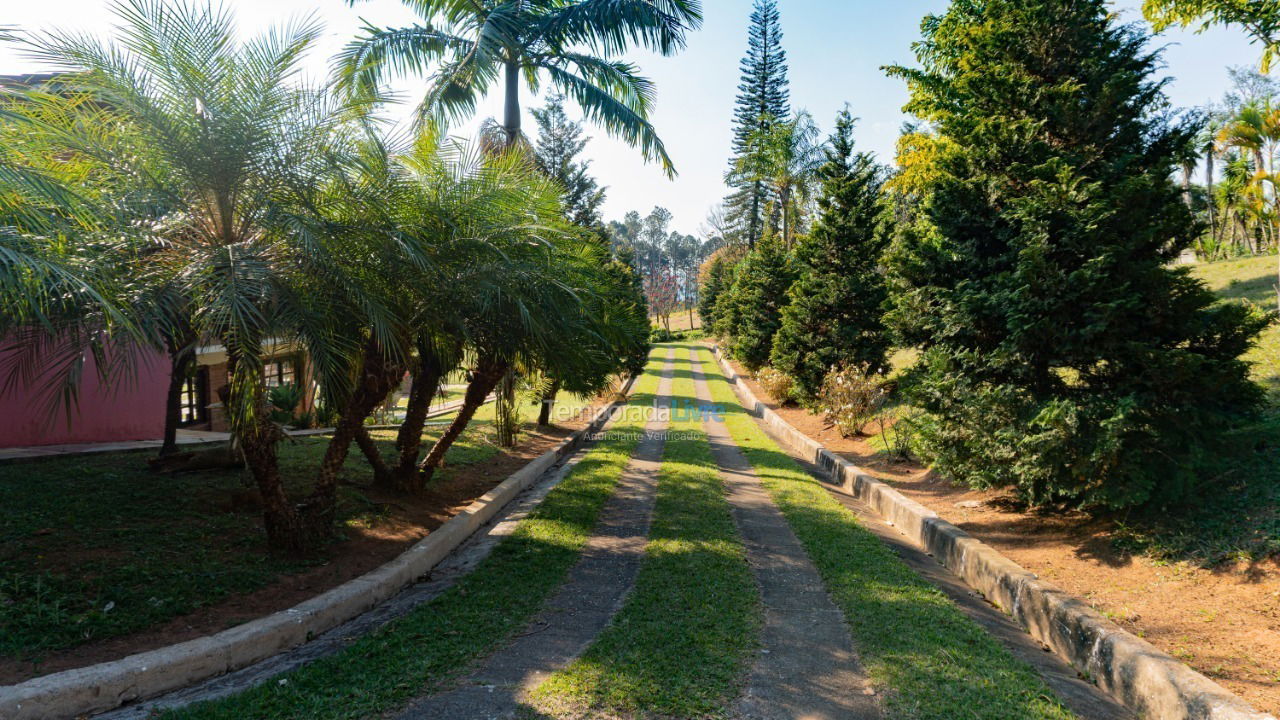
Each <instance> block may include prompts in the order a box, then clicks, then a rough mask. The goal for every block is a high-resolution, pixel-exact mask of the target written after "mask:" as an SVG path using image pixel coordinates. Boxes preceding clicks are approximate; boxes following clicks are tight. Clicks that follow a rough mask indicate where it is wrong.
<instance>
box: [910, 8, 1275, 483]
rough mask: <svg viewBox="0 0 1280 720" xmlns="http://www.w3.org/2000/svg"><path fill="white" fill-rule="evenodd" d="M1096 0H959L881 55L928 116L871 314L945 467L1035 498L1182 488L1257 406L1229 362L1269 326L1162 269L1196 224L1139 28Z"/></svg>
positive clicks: (1173, 123)
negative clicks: (907, 379) (920, 32)
mask: <svg viewBox="0 0 1280 720" xmlns="http://www.w3.org/2000/svg"><path fill="white" fill-rule="evenodd" d="M1110 12H1111V9H1110V7H1109V6H1108V4H1107V2H1105V0H956V1H955V2H954V3H952V4H951V6H950V8H949V10H948V11H947V12H946V13H945V14H944V15H942V16H940V17H930V18H929V19H927V20H926V21H925V23H924V25H923V29H924V40H923V41H922V42H921V43H920V44H919V45H918V55H919V59H920V62H921V65H922V68H921V69H918V70H909V69H906V68H900V67H899V68H894V69H893V72H894V73H895V74H897V75H899V76H901V77H904V78H906V80H907V81H908V84H909V86H910V90H911V101H910V103H909V104H908V110H909V111H911V112H913V113H914V114H916V115H917V116H919V117H920V118H922V119H923V120H925V121H927V122H929V123H930V124H931V125H932V126H933V127H934V128H936V130H937V135H935V136H933V137H932V138H930V139H929V142H931V143H934V146H933V148H932V150H931V153H932V154H931V157H932V160H931V162H932V163H934V168H933V170H934V171H933V172H931V173H927V174H924V175H922V176H921V179H920V184H921V188H920V189H921V190H922V198H923V204H922V207H921V219H920V222H918V223H917V224H915V225H914V226H910V227H905V228H903V230H902V231H901V232H900V233H899V234H898V236H897V238H896V239H895V247H894V249H892V250H891V251H890V253H889V265H890V267H891V270H892V273H893V276H894V278H895V280H894V283H895V295H896V299H895V308H894V309H893V311H892V312H891V315H890V318H891V322H892V324H893V325H895V326H896V327H897V329H898V330H899V331H900V332H901V334H902V337H903V339H904V340H905V341H906V342H907V344H909V345H918V346H920V347H922V348H923V351H924V352H923V355H922V359H921V363H920V365H919V366H918V367H917V369H916V372H915V377H914V379H913V380H912V381H911V384H910V385H909V386H910V387H912V391H911V394H912V396H913V400H914V402H915V403H916V404H918V405H919V406H921V407H923V409H925V410H926V411H927V413H928V416H927V420H926V421H925V422H924V424H923V426H922V427H923V434H922V441H923V449H924V451H925V454H926V456H928V457H929V458H930V459H931V460H932V461H933V462H934V464H935V467H937V469H938V470H939V471H941V472H942V473H944V474H946V475H949V476H951V477H954V478H957V479H961V480H966V481H969V482H970V483H973V484H975V485H977V486H1012V487H1015V488H1017V490H1018V491H1019V492H1020V494H1021V495H1022V496H1023V497H1025V498H1027V499H1029V500H1031V501H1033V502H1037V503H1044V502H1057V501H1068V500H1069V501H1072V502H1075V503H1078V504H1081V505H1085V506H1109V507H1123V506H1131V505H1137V504H1143V503H1148V502H1163V501H1172V500H1177V499H1180V498H1186V497H1188V496H1189V494H1190V493H1191V492H1193V491H1194V489H1195V488H1196V482H1197V479H1198V473H1197V466H1198V464H1199V462H1198V461H1200V460H1201V459H1204V458H1205V456H1206V455H1208V454H1209V453H1210V452H1211V450H1212V448H1213V447H1214V445H1215V442H1216V438H1217V437H1218V436H1219V434H1220V433H1221V432H1222V431H1223V430H1224V429H1225V428H1229V427H1230V426H1231V422H1232V419H1233V418H1234V417H1237V416H1238V415H1239V414H1240V413H1242V412H1247V411H1250V410H1252V409H1254V408H1255V407H1256V406H1257V404H1258V403H1259V401H1260V398H1261V394H1260V390H1259V388H1258V387H1257V386H1256V385H1254V384H1253V383H1252V382H1250V381H1249V379H1248V368H1247V366H1246V365H1245V363H1243V362H1242V361H1241V360H1240V359H1239V357H1240V355H1241V353H1243V352H1244V351H1245V350H1246V349H1248V347H1249V345H1250V343H1251V342H1252V341H1253V339H1254V337H1255V336H1256V335H1257V333H1258V331H1259V330H1260V329H1261V328H1262V327H1263V326H1264V324H1265V323H1266V318H1264V317H1261V315H1260V313H1258V312H1256V311H1252V310H1250V309H1247V308H1245V307H1244V306H1240V305H1216V304H1215V298H1214V296H1213V294H1212V293H1210V292H1209V291H1208V290H1207V289H1206V288H1205V287H1204V286H1203V285H1202V284H1201V283H1200V282H1198V281H1197V280H1195V279H1193V278H1192V277H1191V276H1190V274H1189V273H1188V272H1187V271H1186V270H1185V269H1177V268H1174V267H1172V266H1171V262H1172V261H1173V259H1174V258H1176V257H1177V256H1178V254H1179V252H1180V251H1181V250H1182V248H1185V247H1187V246H1188V244H1189V243H1190V242H1191V241H1192V240H1193V238H1195V237H1196V235H1197V233H1198V232H1199V231H1200V228H1199V227H1198V226H1197V223H1196V222H1195V220H1194V219H1193V218H1192V216H1191V213H1190V211H1189V210H1188V209H1187V207H1186V206H1185V205H1184V204H1183V202H1182V198H1181V197H1180V191H1179V188H1178V187H1176V186H1175V184H1174V183H1173V182H1172V180H1171V173H1172V172H1173V171H1174V169H1175V168H1176V167H1177V165H1178V159H1179V157H1180V153H1181V152H1182V148H1184V147H1186V144H1187V142H1188V141H1189V140H1190V139H1191V138H1192V137H1193V136H1194V134H1195V133H1196V132H1197V131H1198V127H1197V126H1196V124H1195V123H1193V122H1187V121H1183V120H1179V119H1178V118H1176V117H1174V116H1172V115H1171V114H1170V111H1169V109H1168V102H1167V100H1166V98H1165V96H1164V92H1163V89H1162V87H1163V86H1162V84H1161V83H1160V82H1159V81H1158V80H1156V79H1155V74H1156V71H1157V69H1158V68H1159V62H1160V61H1159V55H1158V53H1153V52H1151V51H1149V50H1148V49H1147V47H1146V43H1147V40H1148V38H1147V36H1146V35H1145V34H1144V33H1143V32H1142V31H1141V30H1140V29H1138V28H1137V27H1135V26H1127V25H1120V24H1117V22H1116V21H1115V20H1114V18H1113V17H1112V16H1111V14H1110Z"/></svg>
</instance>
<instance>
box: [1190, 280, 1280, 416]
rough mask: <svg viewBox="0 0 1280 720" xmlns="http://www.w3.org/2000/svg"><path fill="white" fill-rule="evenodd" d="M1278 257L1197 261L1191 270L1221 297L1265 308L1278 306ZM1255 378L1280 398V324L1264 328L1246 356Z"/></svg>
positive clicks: (1270, 308)
mask: <svg viewBox="0 0 1280 720" xmlns="http://www.w3.org/2000/svg"><path fill="white" fill-rule="evenodd" d="M1276 271H1277V258H1276V256H1274V255H1263V256H1260V257H1251V258H1242V259H1239V260H1224V261H1222V262H1216V263H1206V264H1203V265H1197V266H1195V267H1194V268H1193V269H1192V274H1194V275H1195V276H1196V277H1198V278H1200V279H1201V280H1203V281H1204V282H1205V284H1207V285H1208V286H1209V288H1210V289H1212V290H1213V291H1214V292H1216V293H1218V295H1220V296H1221V297H1223V298H1224V299H1227V300H1231V301H1237V302H1238V301H1242V300H1243V301H1248V302H1250V303H1253V304H1254V305H1257V306H1258V307H1261V308H1262V309H1264V310H1274V309H1275V308H1276V278H1277V272H1276ZM1245 357H1246V359H1247V360H1249V362H1251V363H1253V376H1254V378H1255V379H1256V380H1257V381H1258V382H1260V383H1262V384H1263V385H1264V386H1266V388H1267V390H1268V391H1269V392H1270V393H1271V395H1272V398H1273V402H1274V401H1275V400H1277V399H1280V324H1273V325H1272V326H1271V327H1269V328H1267V329H1266V330H1263V331H1262V335H1261V336H1260V337H1259V340H1258V345H1257V347H1255V348H1254V349H1253V350H1252V351H1250V352H1249V354H1248V355H1246V356H1245Z"/></svg>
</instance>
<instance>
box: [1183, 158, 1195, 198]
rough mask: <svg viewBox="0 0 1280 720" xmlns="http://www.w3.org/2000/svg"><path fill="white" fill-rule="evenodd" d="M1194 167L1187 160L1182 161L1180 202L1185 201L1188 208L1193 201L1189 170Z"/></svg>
mask: <svg viewBox="0 0 1280 720" xmlns="http://www.w3.org/2000/svg"><path fill="white" fill-rule="evenodd" d="M1193 169H1194V167H1193V166H1192V165H1191V163H1189V162H1184V163H1182V202H1184V203H1186V206H1187V207H1188V208H1190V207H1192V205H1193V204H1194V203H1192V201H1191V171H1192V170H1193Z"/></svg>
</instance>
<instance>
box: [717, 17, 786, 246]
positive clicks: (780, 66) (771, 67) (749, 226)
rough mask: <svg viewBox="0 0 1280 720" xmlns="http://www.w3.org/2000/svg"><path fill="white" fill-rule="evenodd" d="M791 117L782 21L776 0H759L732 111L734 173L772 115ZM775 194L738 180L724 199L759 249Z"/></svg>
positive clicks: (757, 182) (731, 218) (757, 183)
mask: <svg viewBox="0 0 1280 720" xmlns="http://www.w3.org/2000/svg"><path fill="white" fill-rule="evenodd" d="M790 115H791V90H790V82H789V81H788V80H787V53H786V51H785V50H783V49H782V22H781V16H780V15H779V13H778V3H777V0H755V6H754V8H753V9H752V12H751V29H750V31H749V32H748V38H747V54H746V56H745V57H744V58H743V59H742V82H741V84H739V85H738V99H737V101H736V103H735V105H734V112H733V158H732V159H731V160H730V163H729V167H730V171H731V172H732V171H733V169H734V168H737V167H738V166H739V164H740V162H739V160H740V158H742V157H743V156H744V155H746V154H747V153H748V152H750V149H751V138H752V136H753V135H755V134H756V133H757V132H758V131H759V130H761V129H762V127H764V125H765V124H766V123H767V122H769V120H771V119H779V120H785V119H787V118H789V117H790ZM771 199H772V198H771V192H770V190H769V187H768V185H767V184H766V183H765V182H764V181H763V180H759V179H756V180H744V181H739V182H737V183H735V187H734V192H733V194H732V195H730V196H729V199H728V200H727V201H726V206H727V210H728V213H729V221H730V223H731V224H733V225H734V226H735V227H736V228H737V229H738V231H739V232H740V233H741V234H742V236H743V237H744V238H745V239H746V241H747V245H748V247H755V244H756V242H757V241H759V240H760V237H761V236H762V235H763V234H764V227H765V224H766V222H767V221H768V219H767V218H766V217H765V213H766V211H767V210H768V209H769V206H770V200H771Z"/></svg>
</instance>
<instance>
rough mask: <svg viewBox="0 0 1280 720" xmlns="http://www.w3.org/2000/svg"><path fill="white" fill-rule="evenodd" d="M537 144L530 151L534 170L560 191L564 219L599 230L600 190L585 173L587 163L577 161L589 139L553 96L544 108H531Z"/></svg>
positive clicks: (587, 172)
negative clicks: (558, 185) (556, 185)
mask: <svg viewBox="0 0 1280 720" xmlns="http://www.w3.org/2000/svg"><path fill="white" fill-rule="evenodd" d="M533 118H534V120H536V121H537V123H538V143H537V146H536V147H535V148H534V156H535V157H536V158H537V161H538V167H539V168H540V169H541V170H542V172H544V173H546V174H547V175H548V176H549V177H551V178H552V179H554V180H555V181H556V182H558V183H559V184H560V186H561V187H562V188H564V193H563V195H561V201H562V202H563V204H564V215H565V218H566V219H567V220H568V221H569V222H571V223H573V224H574V225H578V226H580V227H588V228H600V227H601V225H602V222H603V221H602V220H601V218H600V206H601V205H603V204H604V188H602V187H600V185H599V184H598V183H597V182H596V180H595V178H593V177H591V175H590V174H589V171H590V168H591V162H590V161H589V160H579V159H578V157H579V156H580V155H581V154H582V150H583V148H585V147H586V146H587V141H588V140H590V138H586V137H583V136H582V124H581V123H576V122H572V121H571V120H569V116H568V115H566V114H565V112H564V98H563V97H561V96H559V95H556V96H553V97H552V98H550V99H549V100H548V101H547V104H546V107H543V108H542V109H535V110H534V111H533Z"/></svg>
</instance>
